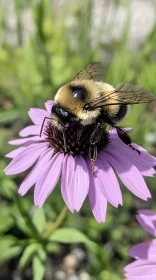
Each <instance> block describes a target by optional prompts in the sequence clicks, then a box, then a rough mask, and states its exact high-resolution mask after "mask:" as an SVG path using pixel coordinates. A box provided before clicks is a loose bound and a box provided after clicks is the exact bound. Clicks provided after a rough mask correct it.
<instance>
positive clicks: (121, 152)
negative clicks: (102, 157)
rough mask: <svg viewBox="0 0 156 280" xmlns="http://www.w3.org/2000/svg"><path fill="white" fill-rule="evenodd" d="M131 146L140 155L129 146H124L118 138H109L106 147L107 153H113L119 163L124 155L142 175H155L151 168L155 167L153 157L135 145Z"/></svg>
mask: <svg viewBox="0 0 156 280" xmlns="http://www.w3.org/2000/svg"><path fill="white" fill-rule="evenodd" d="M132 145H133V146H134V147H135V148H136V149H138V150H139V151H141V154H140V155H139V154H138V153H137V152H136V151H134V150H132V149H131V148H130V147H129V146H127V145H125V144H124V143H123V142H122V141H121V140H120V139H119V138H116V139H115V138H114V139H113V138H111V143H110V145H109V146H108V147H107V151H108V152H109V153H110V152H111V151H113V154H114V156H115V157H117V158H118V159H119V160H120V161H122V158H123V157H125V155H126V157H127V158H128V160H129V162H131V163H132V164H133V165H135V166H136V167H137V168H138V170H139V171H140V172H141V174H142V175H144V176H153V175H154V174H155V170H154V169H153V168H152V166H154V165H155V164H154V157H153V156H151V155H150V154H148V153H147V152H146V151H145V150H142V149H141V147H139V146H137V145H135V144H132Z"/></svg>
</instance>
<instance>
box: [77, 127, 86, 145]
mask: <svg viewBox="0 0 156 280" xmlns="http://www.w3.org/2000/svg"><path fill="white" fill-rule="evenodd" d="M83 131H84V126H83V125H81V124H80V128H78V130H77V139H76V142H77V143H78V142H79V141H80V139H81V136H82V134H83Z"/></svg>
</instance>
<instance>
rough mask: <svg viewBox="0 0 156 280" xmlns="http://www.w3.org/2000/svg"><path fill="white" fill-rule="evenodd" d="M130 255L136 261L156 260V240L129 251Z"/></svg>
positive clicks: (140, 244) (136, 246) (138, 245)
mask: <svg viewBox="0 0 156 280" xmlns="http://www.w3.org/2000/svg"><path fill="white" fill-rule="evenodd" d="M129 254H130V256H131V257H133V258H135V259H142V260H154V259H156V240H152V241H149V242H142V243H139V244H137V245H135V246H133V247H132V248H130V249H129Z"/></svg>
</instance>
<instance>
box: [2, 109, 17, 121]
mask: <svg viewBox="0 0 156 280" xmlns="http://www.w3.org/2000/svg"><path fill="white" fill-rule="evenodd" d="M19 117H20V113H19V112H18V111H17V110H8V111H1V113H0V123H1V124H2V123H3V124H4V123H8V122H14V121H15V120H17V119H18V118H19Z"/></svg>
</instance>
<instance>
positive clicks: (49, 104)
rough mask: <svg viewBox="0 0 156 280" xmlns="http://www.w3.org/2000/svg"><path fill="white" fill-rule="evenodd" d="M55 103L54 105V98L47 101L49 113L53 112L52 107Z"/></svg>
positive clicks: (46, 105)
mask: <svg viewBox="0 0 156 280" xmlns="http://www.w3.org/2000/svg"><path fill="white" fill-rule="evenodd" d="M53 105H54V101H53V100H48V101H47V102H45V107H46V110H47V112H48V113H51V108H52V106H53Z"/></svg>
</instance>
